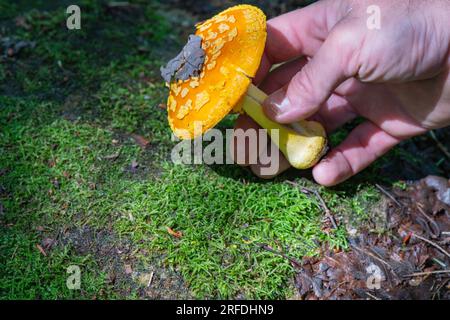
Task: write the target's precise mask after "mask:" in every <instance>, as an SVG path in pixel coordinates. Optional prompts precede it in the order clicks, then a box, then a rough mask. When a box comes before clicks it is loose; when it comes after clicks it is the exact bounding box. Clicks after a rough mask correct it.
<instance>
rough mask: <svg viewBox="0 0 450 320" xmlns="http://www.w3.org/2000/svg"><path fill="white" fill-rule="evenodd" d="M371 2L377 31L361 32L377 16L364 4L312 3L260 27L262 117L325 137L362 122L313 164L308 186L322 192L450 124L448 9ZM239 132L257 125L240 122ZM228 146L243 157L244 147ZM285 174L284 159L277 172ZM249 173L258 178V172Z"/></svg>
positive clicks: (441, 4)
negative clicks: (309, 122)
mask: <svg viewBox="0 0 450 320" xmlns="http://www.w3.org/2000/svg"><path fill="white" fill-rule="evenodd" d="M370 5H372V8H373V9H379V12H380V13H381V19H380V21H379V22H380V28H379V29H377V28H374V29H369V28H368V25H367V23H368V19H369V18H371V19H376V12H375V11H373V10H372V11H371V13H370V14H368V13H367V10H368V4H367V2H366V1H348V0H333V1H319V2H316V3H314V4H312V5H310V6H308V7H305V8H303V9H300V10H296V11H293V12H290V13H287V14H284V15H282V16H279V17H277V18H275V19H272V20H270V21H268V23H267V31H268V37H267V45H266V50H265V53H264V56H263V59H262V63H261V66H260V70H259V71H258V73H257V76H256V78H255V83H258V84H259V87H260V88H261V89H262V90H263V91H265V92H267V93H269V94H270V96H269V98H268V99H267V100H266V101H265V103H264V104H263V107H264V111H265V114H266V115H267V116H268V117H269V118H270V119H272V120H273V121H276V122H279V123H292V122H295V121H298V120H300V119H313V120H317V121H319V122H321V123H322V124H323V125H324V126H325V128H326V130H327V131H328V132H332V131H333V130H335V129H337V128H339V127H340V126H342V125H343V124H345V123H347V122H349V121H351V120H352V119H354V118H356V117H358V116H361V117H363V118H365V119H366V120H367V121H365V122H363V123H361V124H359V125H358V126H356V128H355V129H353V131H352V132H351V133H350V134H349V135H348V137H347V138H346V139H345V140H344V141H343V142H342V143H341V144H340V145H339V146H337V147H336V148H334V149H331V151H330V152H329V153H328V154H327V156H326V157H325V158H324V159H322V160H321V161H320V162H319V163H318V164H317V165H316V166H315V167H314V169H313V175H314V179H315V180H316V181H317V182H318V183H320V184H323V185H327V186H331V185H335V184H338V183H340V182H342V181H344V180H346V179H348V178H349V177H351V176H352V175H354V174H356V173H358V172H359V171H361V170H363V169H364V168H366V167H367V166H368V165H369V164H371V163H372V162H373V161H375V160H376V159H377V158H378V157H380V156H382V155H383V154H384V153H385V152H387V151H388V150H389V149H391V148H392V147H393V146H395V145H396V144H398V143H399V142H400V141H402V140H404V139H407V138H409V137H412V136H416V135H419V134H422V133H425V132H426V131H427V130H430V129H436V128H442V127H445V126H448V125H450V76H449V74H450V55H449V53H450V28H449V27H448V26H449V24H448V17H449V16H450V2H449V1H446V0H436V1H408V0H396V1H391V0H374V1H371V2H370ZM374 12H375V13H374ZM373 15H375V16H373ZM375 22H376V21H375ZM305 57H309V58H308V59H306V58H305ZM284 62H286V63H285V64H283V65H282V66H281V67H279V68H277V69H275V70H273V71H271V72H270V73H269V70H270V69H271V66H272V65H273V64H280V63H284ZM237 127H238V128H245V129H247V128H255V127H257V124H256V123H255V122H254V121H253V120H252V119H250V118H248V117H246V116H245V115H242V116H240V118H239V119H238V121H237ZM442 142H443V143H445V142H444V141H442ZM235 148H236V149H238V150H239V152H241V153H248V152H249V151H248V150H247V148H246V146H245V145H237V146H236V147H235ZM287 167H288V163H287V162H286V161H285V162H284V166H281V168H280V172H281V171H282V170H283V169H286V168H287ZM251 169H252V171H253V172H255V174H260V165H258V164H257V165H254V164H252V165H251Z"/></svg>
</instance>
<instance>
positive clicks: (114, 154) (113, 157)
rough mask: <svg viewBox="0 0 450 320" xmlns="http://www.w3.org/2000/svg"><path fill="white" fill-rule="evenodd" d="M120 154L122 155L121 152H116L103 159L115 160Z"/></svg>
mask: <svg viewBox="0 0 450 320" xmlns="http://www.w3.org/2000/svg"><path fill="white" fill-rule="evenodd" d="M119 155H120V152H116V153H113V154H110V155H107V156H105V157H104V158H103V159H105V160H111V161H114V160H116V159H117V158H118V157H119Z"/></svg>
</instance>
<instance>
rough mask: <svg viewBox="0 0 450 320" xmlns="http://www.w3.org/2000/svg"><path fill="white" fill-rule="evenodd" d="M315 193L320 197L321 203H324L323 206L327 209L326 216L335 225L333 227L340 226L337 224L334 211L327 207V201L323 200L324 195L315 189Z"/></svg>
mask: <svg viewBox="0 0 450 320" xmlns="http://www.w3.org/2000/svg"><path fill="white" fill-rule="evenodd" d="M314 194H315V195H316V197H317V198H318V199H319V201H320V203H321V205H322V208H323V210H324V211H325V216H326V217H327V218H328V219H329V220H330V221H331V224H332V225H333V228H334V229H337V228H338V226H337V223H336V220H334V217H333V213H332V212H331V210H330V209H328V207H327V205H326V203H325V201H324V200H323V198H322V196H321V195H320V193H319V191H317V190H314Z"/></svg>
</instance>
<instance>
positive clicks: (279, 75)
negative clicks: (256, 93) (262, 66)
mask: <svg viewBox="0 0 450 320" xmlns="http://www.w3.org/2000/svg"><path fill="white" fill-rule="evenodd" d="M307 62H308V60H307V59H306V58H305V57H301V58H298V59H295V60H292V61H289V62H286V63H285V64H283V65H281V66H279V67H278V68H276V69H274V70H273V71H271V72H270V73H269V74H268V75H267V76H266V77H265V78H264V80H263V81H262V82H261V84H260V85H259V88H260V89H261V90H262V91H264V92H265V93H267V94H271V93H273V92H275V91H277V90H278V89H280V88H281V87H284V86H285V85H286V84H287V83H289V81H290V80H291V79H292V77H293V76H295V75H296V74H297V72H299V71H300V70H301V69H302V68H303V67H304V66H305V65H306V63H307Z"/></svg>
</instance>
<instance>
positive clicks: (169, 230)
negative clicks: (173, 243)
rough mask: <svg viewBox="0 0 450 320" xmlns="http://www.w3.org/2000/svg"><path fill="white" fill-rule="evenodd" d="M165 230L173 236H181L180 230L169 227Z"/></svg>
mask: <svg viewBox="0 0 450 320" xmlns="http://www.w3.org/2000/svg"><path fill="white" fill-rule="evenodd" d="M166 230H167V232H168V233H169V234H170V235H171V236H174V237H175V238H181V237H182V236H183V233H182V232H181V231H174V230H173V229H172V228H169V227H166Z"/></svg>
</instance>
